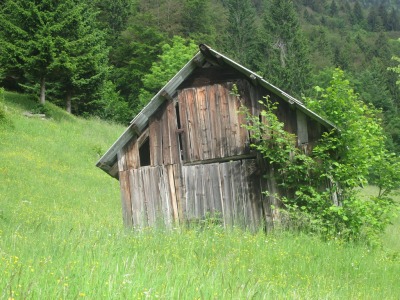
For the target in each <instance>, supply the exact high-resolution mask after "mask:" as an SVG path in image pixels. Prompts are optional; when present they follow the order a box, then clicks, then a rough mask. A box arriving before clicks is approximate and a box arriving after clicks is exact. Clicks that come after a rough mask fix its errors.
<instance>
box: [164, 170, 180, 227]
mask: <svg viewBox="0 0 400 300" xmlns="http://www.w3.org/2000/svg"><path fill="white" fill-rule="evenodd" d="M174 166H175V165H170V166H166V170H167V174H166V175H167V178H168V187H169V194H170V195H171V206H172V216H173V220H174V221H175V222H179V213H178V202H179V201H178V195H177V192H176V191H177V188H176V186H175V182H176V181H175V174H174ZM171 222H172V221H171Z"/></svg>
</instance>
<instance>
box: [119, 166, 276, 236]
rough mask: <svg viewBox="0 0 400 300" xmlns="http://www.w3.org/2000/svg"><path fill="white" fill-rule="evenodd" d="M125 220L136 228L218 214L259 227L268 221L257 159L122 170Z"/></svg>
mask: <svg viewBox="0 0 400 300" xmlns="http://www.w3.org/2000/svg"><path fill="white" fill-rule="evenodd" d="M120 181H121V193H122V204H123V205H122V207H123V214H124V223H125V224H126V225H133V226H135V227H139V228H143V227H147V226H157V225H162V226H167V227H171V226H172V225H173V224H174V223H175V222H176V223H179V222H182V221H184V220H185V221H199V220H203V219H204V218H206V217H218V218H220V219H221V221H222V222H223V224H224V226H227V227H231V226H234V225H241V226H244V227H247V228H249V229H251V230H257V229H259V228H260V226H262V224H263V223H264V221H263V220H264V219H265V218H267V217H268V216H264V208H263V195H262V192H261V191H262V181H261V176H260V170H259V169H258V167H257V163H256V160H255V159H245V160H239V161H232V162H225V163H213V164H202V165H201V164H200V165H192V166H183V167H182V174H181V172H180V170H179V167H178V165H168V166H155V167H151V166H147V167H141V168H139V169H131V170H129V171H122V172H120Z"/></svg>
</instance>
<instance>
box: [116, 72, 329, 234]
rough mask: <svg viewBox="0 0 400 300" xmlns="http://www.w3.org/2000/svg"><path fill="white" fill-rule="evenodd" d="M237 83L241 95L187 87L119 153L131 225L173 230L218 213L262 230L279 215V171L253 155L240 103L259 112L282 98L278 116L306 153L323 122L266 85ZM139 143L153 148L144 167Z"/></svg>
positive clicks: (214, 87)
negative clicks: (265, 103) (266, 102)
mask: <svg viewBox="0 0 400 300" xmlns="http://www.w3.org/2000/svg"><path fill="white" fill-rule="evenodd" d="M235 84H236V85H237V87H238V90H239V93H240V95H241V96H240V97H237V96H235V95H232V93H231V91H232V87H233V82H225V83H215V84H211V85H205V86H201V85H199V86H192V87H183V88H182V89H181V90H178V91H177V94H176V96H175V97H174V98H170V99H169V100H165V101H164V103H163V104H162V105H161V106H160V107H159V109H158V110H157V111H156V112H155V113H154V114H153V115H152V116H151V117H150V118H149V124H148V127H147V128H145V129H143V130H142V132H141V133H140V134H139V135H138V136H136V137H133V138H132V139H131V140H130V142H129V143H127V144H126V146H125V147H124V148H123V149H121V150H120V151H119V152H118V169H119V180H120V185H121V200H122V208H123V216H124V223H125V224H126V225H133V226H134V227H139V228H143V227H146V226H156V225H163V226H167V227H171V226H173V224H175V222H179V223H182V222H186V221H188V220H189V221H190V220H203V219H204V218H206V217H207V216H210V217H220V218H221V220H222V222H223V224H224V226H227V227H230V226H234V225H241V226H243V227H247V228H249V229H250V230H257V229H259V228H260V227H261V226H267V228H268V227H269V226H271V224H272V223H273V220H275V219H277V218H279V216H278V215H277V210H275V209H273V207H277V208H278V207H279V206H280V204H281V203H280V202H279V200H278V198H277V197H275V195H277V194H282V193H281V191H279V189H278V187H277V184H276V182H275V179H274V170H273V169H272V168H271V167H270V166H269V165H268V163H266V162H263V161H262V160H258V159H256V158H255V156H256V155H255V154H254V153H252V152H250V144H251V142H254V141H251V140H250V135H249V132H248V131H247V130H245V129H244V128H242V127H241V124H243V123H244V122H245V118H244V116H243V115H240V114H238V110H239V108H240V105H241V104H244V105H245V106H246V107H247V108H248V109H249V110H250V111H251V112H252V114H254V115H257V116H260V110H261V109H262V106H261V105H260V104H259V103H258V101H259V100H262V99H263V98H262V97H263V96H266V95H270V96H271V100H272V101H276V102H278V111H277V116H278V118H279V120H280V121H282V122H284V124H285V130H287V131H289V132H291V133H294V134H296V135H297V136H298V145H299V146H302V147H303V148H304V149H305V150H306V151H307V152H308V153H310V151H311V150H312V145H313V144H314V143H315V142H316V141H317V139H318V138H319V137H320V135H321V132H322V127H321V126H320V124H319V123H317V122H316V121H313V120H311V119H310V118H309V116H307V115H306V114H304V113H303V112H302V111H299V110H297V109H296V107H295V106H293V105H291V104H290V103H288V102H285V101H283V100H282V99H280V98H279V97H277V96H276V95H271V94H268V92H267V91H266V90H265V89H264V88H263V87H261V86H254V85H252V84H251V83H250V82H249V81H247V80H244V79H237V80H236V81H235ZM266 138H268V136H266ZM147 140H148V141H149V143H147V142H146V141H147ZM142 145H143V147H145V146H144V145H146V147H148V151H149V152H150V153H149V155H148V157H149V161H148V164H149V165H146V166H141V157H140V156H141V153H143V150H145V149H144V148H141V147H142ZM147 160H148V159H147V157H146V159H142V161H143V162H144V161H146V162H147ZM264 174H266V177H263V175H264ZM262 191H269V194H270V196H265V195H264V194H263V193H262Z"/></svg>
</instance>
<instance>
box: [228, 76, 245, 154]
mask: <svg viewBox="0 0 400 300" xmlns="http://www.w3.org/2000/svg"><path fill="white" fill-rule="evenodd" d="M231 90H232V84H230V83H229V84H227V93H226V96H227V98H228V103H229V121H230V122H229V131H230V133H229V136H230V145H229V146H230V155H238V154H242V151H241V149H242V148H243V145H241V144H240V126H239V119H238V110H239V99H238V97H237V96H235V95H232V94H231V92H230V91H231ZM227 131H228V130H227Z"/></svg>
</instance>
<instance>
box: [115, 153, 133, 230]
mask: <svg viewBox="0 0 400 300" xmlns="http://www.w3.org/2000/svg"><path fill="white" fill-rule="evenodd" d="M117 158H118V172H119V183H120V189H121V206H122V218H123V222H124V225H125V227H132V226H133V219H132V201H131V188H130V184H129V178H130V176H129V170H126V169H127V167H126V159H125V154H124V153H123V151H122V150H121V151H118V153H117Z"/></svg>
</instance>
